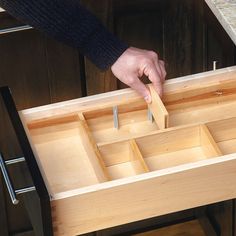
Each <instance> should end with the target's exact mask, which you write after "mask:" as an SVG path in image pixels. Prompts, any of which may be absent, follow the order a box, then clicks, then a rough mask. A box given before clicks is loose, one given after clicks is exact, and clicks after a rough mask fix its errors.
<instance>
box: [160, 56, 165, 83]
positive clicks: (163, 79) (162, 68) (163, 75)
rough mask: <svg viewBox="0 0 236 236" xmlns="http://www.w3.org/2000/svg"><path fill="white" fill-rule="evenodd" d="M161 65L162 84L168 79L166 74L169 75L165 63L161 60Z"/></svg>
mask: <svg viewBox="0 0 236 236" xmlns="http://www.w3.org/2000/svg"><path fill="white" fill-rule="evenodd" d="M159 65H160V69H161V72H162V83H164V82H165V79H166V74H167V73H166V69H165V62H164V61H162V60H159Z"/></svg>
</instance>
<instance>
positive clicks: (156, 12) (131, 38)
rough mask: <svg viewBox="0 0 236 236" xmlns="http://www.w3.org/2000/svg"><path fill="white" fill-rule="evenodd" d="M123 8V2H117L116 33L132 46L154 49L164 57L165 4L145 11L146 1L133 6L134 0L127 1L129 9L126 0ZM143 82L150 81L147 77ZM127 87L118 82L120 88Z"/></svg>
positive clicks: (160, 56)
mask: <svg viewBox="0 0 236 236" xmlns="http://www.w3.org/2000/svg"><path fill="white" fill-rule="evenodd" d="M121 2H122V3H123V8H122V7H121V5H120V4H121V3H120V4H117V5H116V6H117V8H118V9H116V15H115V31H116V34H117V35H118V36H119V37H120V38H121V39H122V40H123V41H125V42H127V43H128V44H129V45H130V46H133V47H138V48H143V49H147V50H153V51H155V52H157V53H158V56H159V58H161V59H163V43H164V42H163V15H162V14H163V4H162V5H161V4H160V5H159V7H158V8H149V10H146V11H143V8H144V7H145V5H146V3H144V2H142V3H143V4H141V2H140V1H139V2H138V3H137V5H135V6H133V8H135V9H136V10H135V11H134V10H133V8H131V6H132V5H131V4H133V5H134V2H133V1H126V4H127V5H128V6H129V7H128V9H130V11H128V10H127V9H126V5H125V3H124V1H121ZM143 82H145V83H150V81H149V80H148V79H146V78H144V79H143ZM125 87H127V86H126V85H124V84H123V83H122V82H119V83H118V88H125Z"/></svg>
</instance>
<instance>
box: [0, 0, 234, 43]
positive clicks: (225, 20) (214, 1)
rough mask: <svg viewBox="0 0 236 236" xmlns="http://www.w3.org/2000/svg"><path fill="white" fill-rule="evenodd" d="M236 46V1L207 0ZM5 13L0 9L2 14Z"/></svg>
mask: <svg viewBox="0 0 236 236" xmlns="http://www.w3.org/2000/svg"><path fill="white" fill-rule="evenodd" d="M205 2H206V3H207V5H208V6H209V7H210V9H211V10H212V12H213V13H214V14H215V16H216V17H217V19H218V20H219V22H220V23H221V25H222V26H223V27H224V29H225V31H226V32H227V33H228V35H229V36H230V38H231V39H232V40H233V42H234V43H235V45H236V0H205ZM2 11H4V10H3V9H2V8H0V12H2Z"/></svg>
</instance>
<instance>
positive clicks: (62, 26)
mask: <svg viewBox="0 0 236 236" xmlns="http://www.w3.org/2000/svg"><path fill="white" fill-rule="evenodd" d="M0 6H1V7H3V8H4V9H5V10H7V11H8V12H9V14H11V15H12V16H14V17H16V18H17V19H19V20H21V21H23V22H25V23H27V24H29V25H32V26H33V27H35V28H37V29H39V30H41V31H43V32H45V33H47V34H48V35H50V36H52V37H54V38H55V39H57V40H59V41H62V42H64V43H66V44H68V45H70V46H72V47H75V48H78V49H79V50H80V51H81V52H82V53H83V54H84V55H85V56H87V57H88V58H89V59H90V60H91V61H92V62H93V63H94V64H96V65H97V66H98V67H99V68H101V69H106V68H108V67H109V66H111V65H112V64H113V63H114V62H115V61H116V60H117V58H118V57H119V56H120V55H121V54H122V53H123V52H124V51H125V50H126V49H127V48H128V46H127V45H126V44H125V43H123V42H121V41H120V40H118V39H117V38H116V37H115V36H114V35H113V34H111V33H110V32H108V31H107V30H106V29H105V27H104V26H103V25H102V24H101V22H100V21H99V20H98V19H97V18H96V17H95V16H93V15H92V14H91V13H90V12H88V11H87V10H86V9H85V8H84V7H82V6H81V4H80V3H79V1H76V0H30V1H29V0H20V1H19V0H0Z"/></svg>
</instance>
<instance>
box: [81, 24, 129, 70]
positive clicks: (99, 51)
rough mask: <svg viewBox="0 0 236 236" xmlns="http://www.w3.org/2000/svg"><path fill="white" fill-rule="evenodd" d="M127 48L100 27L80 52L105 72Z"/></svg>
mask: <svg viewBox="0 0 236 236" xmlns="http://www.w3.org/2000/svg"><path fill="white" fill-rule="evenodd" d="M128 47H129V46H128V45H127V44H126V43H124V42H122V41H121V40H119V39H118V38H117V37H116V36H115V35H113V34H112V33H110V32H109V31H107V30H106V29H105V28H104V27H103V26H102V27H100V28H99V29H98V30H97V32H94V34H93V35H92V37H90V38H89V39H88V41H87V42H86V44H85V45H84V47H83V49H82V50H83V52H84V55H86V56H87V57H88V58H89V59H90V60H91V61H92V62H93V63H94V64H95V65H96V66H97V67H99V68H100V69H102V70H105V69H108V68H109V67H110V66H112V65H113V64H114V63H115V61H116V60H117V59H118V58H119V57H120V56H121V54H122V53H123V52H124V51H125V50H126V49H127V48H128Z"/></svg>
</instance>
